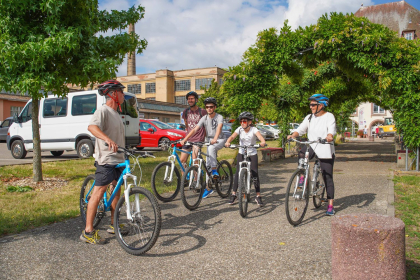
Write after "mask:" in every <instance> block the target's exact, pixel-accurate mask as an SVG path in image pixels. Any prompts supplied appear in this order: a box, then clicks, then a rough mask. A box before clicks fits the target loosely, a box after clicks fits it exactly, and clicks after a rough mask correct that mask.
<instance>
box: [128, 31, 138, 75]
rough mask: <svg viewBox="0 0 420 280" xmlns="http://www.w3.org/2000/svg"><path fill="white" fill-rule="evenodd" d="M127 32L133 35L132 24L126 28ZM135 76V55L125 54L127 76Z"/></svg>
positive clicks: (133, 53)
mask: <svg viewBox="0 0 420 280" xmlns="http://www.w3.org/2000/svg"><path fill="white" fill-rule="evenodd" d="M128 32H129V33H134V32H135V30H134V24H130V25H129V26H128ZM131 75H136V53H135V52H132V53H128V54H127V76H131Z"/></svg>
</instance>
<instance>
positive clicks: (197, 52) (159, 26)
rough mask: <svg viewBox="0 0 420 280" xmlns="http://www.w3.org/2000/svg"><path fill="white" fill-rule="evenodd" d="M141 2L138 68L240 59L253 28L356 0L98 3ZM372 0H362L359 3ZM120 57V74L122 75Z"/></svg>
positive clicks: (310, 17)
mask: <svg viewBox="0 0 420 280" xmlns="http://www.w3.org/2000/svg"><path fill="white" fill-rule="evenodd" d="M133 4H136V5H138V4H140V5H142V6H143V7H145V10H146V11H145V17H144V19H142V20H141V21H139V22H138V23H137V24H136V33H137V34H139V35H140V36H141V37H142V38H146V40H147V41H148V46H147V48H146V50H145V51H144V52H143V54H142V55H137V57H136V63H137V73H138V74H141V73H153V72H155V71H156V70H158V69H165V68H168V69H171V70H181V69H192V68H202V67H211V66H214V65H217V66H219V67H223V68H225V67H228V66H233V65H236V64H238V63H239V62H240V61H241V57H242V54H243V53H244V51H245V50H246V49H247V48H248V47H249V46H251V45H252V44H253V43H254V42H255V39H256V36H257V33H258V32H259V31H261V30H263V29H268V28H270V27H276V28H278V29H279V28H281V27H282V26H283V24H284V21H285V20H286V19H288V20H289V25H290V26H292V28H293V29H295V28H297V27H298V26H306V25H310V24H314V23H316V20H317V19H318V18H319V17H320V16H321V15H323V14H325V13H330V12H333V11H336V12H343V13H350V12H353V13H354V12H356V11H357V10H358V9H359V7H360V4H361V3H357V2H353V1H348V0H289V1H287V3H286V1H284V0H283V1H282V0H266V1H263V0H248V1H241V0H229V1H227V0H214V1H202V0H142V1H139V0H137V3H134V2H132V1H128V0H119V1H111V0H108V1H107V2H103V3H101V6H100V8H101V9H118V10H121V9H127V8H129V7H130V6H132V5H133ZM371 4H372V1H370V0H367V1H366V0H365V1H364V5H365V6H367V5H371ZM126 73H127V67H126V63H125V62H124V64H123V65H121V66H120V67H119V73H118V75H119V76H123V75H126Z"/></svg>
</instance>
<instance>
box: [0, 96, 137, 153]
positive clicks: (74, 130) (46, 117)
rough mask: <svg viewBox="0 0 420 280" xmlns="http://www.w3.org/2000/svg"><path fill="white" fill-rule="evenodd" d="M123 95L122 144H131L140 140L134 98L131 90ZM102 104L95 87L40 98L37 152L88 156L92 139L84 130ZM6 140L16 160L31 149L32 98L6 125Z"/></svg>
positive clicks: (92, 148) (93, 138)
mask: <svg viewBox="0 0 420 280" xmlns="http://www.w3.org/2000/svg"><path fill="white" fill-rule="evenodd" d="M124 94H125V101H124V103H123V104H121V110H122V111H121V110H120V109H118V110H117V111H118V113H119V115H120V117H121V121H122V122H123V124H124V126H125V144H126V145H128V146H134V147H135V146H137V145H138V143H139V142H140V137H139V126H138V123H139V116H138V113H137V112H138V111H137V108H138V107H137V99H136V98H135V95H134V94H132V93H128V92H124ZM105 103H106V98H105V96H101V95H99V93H98V91H97V90H89V91H77V92H70V93H69V94H68V95H67V96H66V97H63V98H61V97H57V96H54V95H48V96H47V97H44V98H41V100H39V115H38V117H39V118H38V121H39V133H40V135H41V139H40V141H41V151H49V152H51V154H52V155H53V156H56V157H58V156H61V155H62V154H63V153H64V151H74V150H76V152H77V155H78V156H79V157H80V158H89V157H91V156H92V154H93V152H94V147H95V139H96V138H95V137H94V136H93V135H92V134H91V133H90V132H89V131H88V126H89V122H90V120H91V119H92V115H93V113H94V112H95V111H96V109H97V108H99V107H101V106H104V104H105ZM6 142H7V149H9V150H10V151H11V153H12V156H13V157H14V158H16V159H23V158H25V156H26V154H27V152H31V151H33V146H34V144H33V136H32V100H29V101H28V102H27V103H26V105H25V107H24V108H23V110H22V111H21V112H20V114H19V116H17V117H16V119H15V120H14V122H13V124H12V125H11V126H10V128H9V135H7V140H6Z"/></svg>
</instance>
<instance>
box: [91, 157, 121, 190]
mask: <svg viewBox="0 0 420 280" xmlns="http://www.w3.org/2000/svg"><path fill="white" fill-rule="evenodd" d="M115 166H116V165H110V164H105V165H99V164H98V163H97V162H96V161H95V167H96V172H95V186H108V185H109V184H111V183H112V181H114V180H116V181H118V178H119V177H120V176H121V174H122V172H123V171H124V167H120V168H115Z"/></svg>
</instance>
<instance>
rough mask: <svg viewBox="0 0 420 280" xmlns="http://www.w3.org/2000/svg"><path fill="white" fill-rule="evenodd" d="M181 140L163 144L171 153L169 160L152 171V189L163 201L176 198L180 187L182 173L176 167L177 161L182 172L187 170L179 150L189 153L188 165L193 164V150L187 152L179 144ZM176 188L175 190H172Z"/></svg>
mask: <svg viewBox="0 0 420 280" xmlns="http://www.w3.org/2000/svg"><path fill="white" fill-rule="evenodd" d="M179 142H180V141H171V142H166V143H165V146H163V148H164V149H165V148H167V149H168V150H169V153H170V154H171V155H170V156H169V157H168V161H165V162H162V163H159V164H158V165H157V166H156V167H155V169H154V170H153V173H152V182H151V185H152V191H153V193H154V194H155V196H156V197H157V198H158V199H159V200H160V201H163V202H169V201H172V200H173V199H175V197H176V196H177V195H178V192H179V189H180V183H181V182H180V181H181V175H180V174H179V170H178V168H177V167H176V165H175V162H178V164H179V166H180V167H181V170H182V172H185V167H184V165H183V164H182V163H181V160H180V158H179V156H178V154H177V152H181V153H186V154H189V155H190V161H189V165H188V166H191V163H192V152H187V151H184V150H182V149H180V147H181V145H180V144H179ZM166 146H167V147H166ZM171 147H172V152H171ZM174 175H175V176H174ZM175 184H176V188H175ZM174 188H175V191H174V192H172V190H173V189H174Z"/></svg>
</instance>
